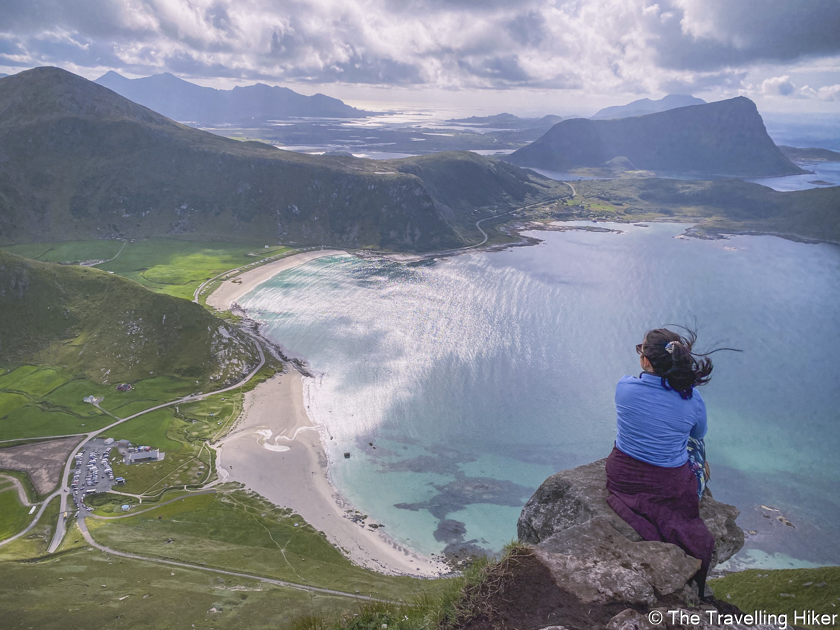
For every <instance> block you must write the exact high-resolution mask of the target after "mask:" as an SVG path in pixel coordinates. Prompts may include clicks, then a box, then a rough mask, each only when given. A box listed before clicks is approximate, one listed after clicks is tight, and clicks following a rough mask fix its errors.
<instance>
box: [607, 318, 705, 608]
mask: <svg viewBox="0 0 840 630" xmlns="http://www.w3.org/2000/svg"><path fill="white" fill-rule="evenodd" d="M696 338H697V335H696V334H695V333H694V331H692V330H687V331H686V336H680V335H678V334H677V333H675V332H672V331H670V330H667V329H665V328H657V329H656V330H651V331H649V332H648V333H647V334H645V339H644V341H643V342H642V343H640V344H639V345H637V346H636V352H638V354H639V361H640V363H641V366H642V369H643V370H644V372H642V374H641V375H639V377H638V378H637V377H635V376H625V377H624V378H622V379H621V380H620V381H619V382H618V385H617V387H616V390H615V407H616V412H617V418H618V435H617V437H616V441H615V448H613V450H612V453H610V456H609V458H608V459H607V466H606V469H607V490H609V493H610V496H609V498H608V499H607V501H608V502H609V504H610V506H612V508H613V509H614V510H615V511H616V513H617V514H618V515H619V516H621V518H623V519H624V520H625V521H627V523H629V524H630V525H631V526H632V527H633V529H635V530H636V531H637V532H638V533H639V535H640V536H641V537H642V538H644V539H645V540H651V541H664V542H668V543H673V544H675V545H678V546H679V547H681V548H682V549H683V550H684V551H685V552H686V553H687V554H689V555H691V556H693V557H695V558H698V559H700V561H701V562H702V564H701V567H700V570H699V571H698V572H697V574H696V575H695V577H694V580H695V581H696V582H697V586H698V587H699V592H700V596H701V597H703V596H704V593H705V585H706V576H707V574H708V572H709V565H710V562H711V559H712V553H713V551H714V548H715V540H714V538H713V537H712V534H711V533H710V532H709V530H708V528H707V527H706V524H705V523H704V522H703V520H702V519H701V518H700V509H699V506H700V498H701V497H702V495H703V492H704V490H705V485H706V481H707V479H708V478H709V468H708V465H707V464H706V463H705V447H704V444H703V437H704V436H705V435H706V405H705V403H704V402H703V398H702V396H700V393H699V392H698V391H697V390H696V389H695V388H696V387H697V386H699V385H704V384H706V383H708V382H709V379H710V378H711V376H710V375H711V373H712V362H711V360H710V359H709V358H708V357H707V356H706V355H702V354H698V353H694V352H693V351H692V348H693V346H694V342H695V340H696ZM709 354H711V353H709Z"/></svg>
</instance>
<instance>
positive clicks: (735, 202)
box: [575, 178, 840, 241]
mask: <svg viewBox="0 0 840 630" xmlns="http://www.w3.org/2000/svg"><path fill="white" fill-rule="evenodd" d="M575 188H576V189H577V191H578V193H579V195H581V196H583V197H584V198H587V199H590V200H594V201H596V202H599V201H600V202H605V203H606V204H608V205H609V206H611V207H612V209H613V211H614V214H612V215H610V216H611V217H613V218H617V219H619V220H622V217H623V219H624V220H644V219H650V218H655V217H657V216H659V217H662V216H665V217H675V218H678V217H685V218H692V219H694V218H702V219H705V221H704V222H703V224H702V227H703V228H704V229H706V230H719V231H727V230H730V231H734V232H745V231H754V232H766V233H775V234H780V235H785V236H793V237H802V238H808V239H816V240H825V241H840V186H834V187H831V188H818V189H817V188H815V189H811V190H797V191H790V192H779V191H775V190H772V189H770V188H767V187H766V186H761V185H760V184H751V183H749V182H743V181H741V180H737V179H725V180H714V181H681V180H674V179H654V178H652V179H621V180H611V181H585V182H575ZM593 207H594V206H593ZM586 212H588V211H586ZM586 212H585V214H586ZM596 214H597V213H596ZM599 216H600V215H599Z"/></svg>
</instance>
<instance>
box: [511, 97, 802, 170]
mask: <svg viewBox="0 0 840 630" xmlns="http://www.w3.org/2000/svg"><path fill="white" fill-rule="evenodd" d="M616 157H625V158H627V159H629V160H630V162H632V163H633V164H634V165H635V167H636V168H637V169H643V170H651V171H660V172H671V173H675V172H680V173H705V174H718V175H735V176H741V177H750V176H752V177H759V176H778V175H792V174H797V173H802V172H804V171H802V170H801V169H800V168H799V167H797V166H796V165H795V164H793V163H792V162H791V161H790V160H788V159H787V158H786V157H785V156H784V155H783V154H782V152H781V151H779V148H778V147H777V146H776V145H775V144H774V143H773V140H772V139H771V138H770V136H769V135H768V134H767V130H766V129H765V127H764V121H763V120H762V119H761V115H760V114H759V113H758V109H757V108H756V106H755V103H753V102H752V101H751V100H749V99H747V98H744V97H740V96H739V97H737V98H733V99H729V100H726V101H718V102H717V103H708V104H704V105H693V106H690V107H680V108H677V109H671V110H668V111H665V112H660V113H656V114H648V115H646V116H636V117H632V118H621V119H616V120H587V119H585V118H574V119H570V120H564V121H562V122H560V123H558V124H556V125H554V127H552V128H551V129H549V130H548V131H547V132H546V133H545V135H543V136H542V137H541V138H539V139H538V140H536V141H534V142H533V143H531V144H529V145H528V146H525V147H523V148H521V149H519V150H517V151H516V152H514V153H512V154H511V155H510V156H508V157H507V158H506V159H507V160H508V161H509V162H511V163H513V164H519V165H521V166H535V167H539V168H547V169H555V170H570V169H575V168H586V167H599V166H602V165H603V164H605V163H606V162H608V161H609V160H612V159H613V158H616Z"/></svg>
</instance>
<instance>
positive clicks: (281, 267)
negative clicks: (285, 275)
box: [207, 249, 345, 311]
mask: <svg viewBox="0 0 840 630" xmlns="http://www.w3.org/2000/svg"><path fill="white" fill-rule="evenodd" d="M344 253H345V252H344V251H342V250H340V249H323V250H315V251H311V252H303V253H302V254H295V255H294V256H289V257H288V258H281V259H280V260H276V261H274V262H272V263H268V264H266V265H263V266H262V267H257V268H256V269H252V270H251V271H246V272H245V273H242V274H240V275H238V276H236V277H235V278H233V280H236V282H232V281H231V280H225V281H224V282H222V284H220V285H219V288H218V289H216V290H215V291H213V293H211V294H210V295H209V296H208V297H207V305H208V306H212V307H213V308H215V309H216V310H217V311H226V310H227V309H229V308H230V305H231V304H232V303H233V302H236V301H237V300H239V299H240V298H241V297H242V296H243V295H245V294H246V293H248V292H249V291H250V290H251V289H253V288H254V287H256V286H258V285H260V284H262V283H263V282H265V281H266V280H270V279H271V278H272V277H274V276H275V275H277V274H278V273H280V272H281V271H287V270H288V269H294V268H295V267H299V266H300V265H302V264H304V263H307V262H309V261H310V260H315V259H316V258H323V257H324V256H336V255H338V254H344ZM240 281H241V283H240Z"/></svg>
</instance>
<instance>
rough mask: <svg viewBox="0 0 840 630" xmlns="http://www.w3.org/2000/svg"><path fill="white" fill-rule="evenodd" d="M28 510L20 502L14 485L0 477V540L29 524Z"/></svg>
mask: <svg viewBox="0 0 840 630" xmlns="http://www.w3.org/2000/svg"><path fill="white" fill-rule="evenodd" d="M29 509H30V508H28V507H26V506H25V505H23V504H22V503H21V502H20V499H19V497H18V492H17V487H16V486H15V485H14V483H13V482H12V481H11V480H8V479H6V478H3V477H0V540H5V539H6V538H8V537H9V536H14V535H15V534H17V533H18V532H19V531H21V530H22V529H23V528H24V527H26V526H27V525H28V524H29V522H30V518H31V517H30V516H29Z"/></svg>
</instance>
